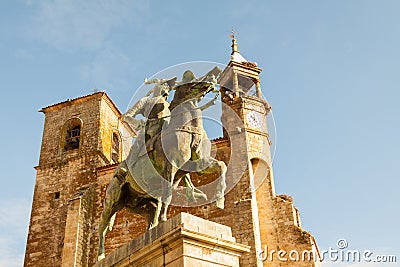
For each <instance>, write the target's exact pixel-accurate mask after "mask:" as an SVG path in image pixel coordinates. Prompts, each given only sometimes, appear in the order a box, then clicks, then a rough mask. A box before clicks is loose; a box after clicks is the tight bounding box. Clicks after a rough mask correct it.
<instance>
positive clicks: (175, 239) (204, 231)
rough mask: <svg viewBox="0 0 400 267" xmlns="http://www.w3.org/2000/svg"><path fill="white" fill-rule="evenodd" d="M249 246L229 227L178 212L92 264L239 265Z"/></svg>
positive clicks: (122, 266) (101, 266)
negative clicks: (236, 238) (242, 242)
mask: <svg viewBox="0 0 400 267" xmlns="http://www.w3.org/2000/svg"><path fill="white" fill-rule="evenodd" d="M249 252H250V247H249V246H246V245H242V244H239V243H236V240H235V238H234V237H233V236H232V231H231V228H230V227H228V226H225V225H222V224H218V223H215V222H211V221H208V220H204V219H201V218H199V217H196V216H193V215H190V214H188V213H180V214H178V215H177V216H175V217H173V218H171V219H169V220H168V221H166V222H163V223H160V224H159V225H158V226H157V227H155V228H153V229H151V230H149V231H147V232H146V233H144V234H142V235H141V236H139V237H137V238H135V239H134V240H132V241H130V242H129V243H127V244H125V245H123V246H122V247H121V248H119V249H117V250H116V251H114V252H113V253H111V254H110V255H108V256H106V257H105V258H104V259H103V260H101V261H99V262H97V263H96V264H95V265H94V266H93V267H105V266H107V267H108V266H115V267H128V266H148V267H153V266H154V267H156V266H157V267H159V266H168V267H174V266H179V267H182V266H203V267H211V266H212V267H218V266H239V258H240V257H241V255H242V254H243V253H249Z"/></svg>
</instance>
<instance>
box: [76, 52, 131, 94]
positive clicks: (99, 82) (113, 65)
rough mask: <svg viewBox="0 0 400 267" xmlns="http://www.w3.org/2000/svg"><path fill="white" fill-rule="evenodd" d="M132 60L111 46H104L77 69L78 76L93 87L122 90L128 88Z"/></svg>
mask: <svg viewBox="0 0 400 267" xmlns="http://www.w3.org/2000/svg"><path fill="white" fill-rule="evenodd" d="M133 66H134V62H133V61H132V60H131V59H130V58H129V57H128V56H126V55H125V54H124V53H122V52H121V51H120V50H117V49H115V48H113V47H106V48H104V49H102V50H101V51H99V52H98V53H96V55H95V57H94V59H93V60H92V62H91V63H89V64H87V65H84V66H81V67H79V69H78V72H79V74H80V76H81V77H82V78H83V79H84V80H86V81H88V83H89V84H90V85H89V86H91V87H93V89H95V88H96V89H101V90H103V89H113V90H122V89H126V88H129V83H128V81H129V79H128V77H130V76H131V75H132V73H133V70H134V68H133Z"/></svg>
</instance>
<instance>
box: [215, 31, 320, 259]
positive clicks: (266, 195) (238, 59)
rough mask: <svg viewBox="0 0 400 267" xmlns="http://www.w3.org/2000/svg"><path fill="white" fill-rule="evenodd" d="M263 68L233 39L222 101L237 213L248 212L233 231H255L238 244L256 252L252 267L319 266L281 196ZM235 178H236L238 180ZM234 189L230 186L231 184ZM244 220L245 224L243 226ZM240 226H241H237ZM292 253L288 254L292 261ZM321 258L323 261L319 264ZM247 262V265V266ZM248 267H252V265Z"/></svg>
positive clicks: (311, 240)
mask: <svg viewBox="0 0 400 267" xmlns="http://www.w3.org/2000/svg"><path fill="white" fill-rule="evenodd" d="M261 71H262V70H261V68H259V67H258V66H257V64H256V63H255V62H250V61H248V60H246V59H245V58H244V57H243V56H242V55H241V54H240V52H239V50H238V45H237V42H236V39H235V38H232V53H231V59H230V61H229V63H228V65H227V67H226V68H225V70H224V71H223V72H222V74H221V76H220V78H219V84H220V90H221V98H222V103H223V104H222V118H221V121H222V124H223V127H224V130H223V132H224V139H228V140H229V143H230V147H231V158H230V163H229V164H230V165H231V166H233V167H232V168H231V173H230V174H229V176H230V178H228V179H232V180H233V182H234V183H237V184H235V186H234V190H233V191H234V192H235V195H236V197H235V198H236V201H235V205H236V209H241V208H240V206H241V205H245V206H246V208H243V209H241V210H242V212H240V213H239V214H238V216H239V217H241V216H243V217H244V218H235V220H238V221H239V222H238V223H234V225H232V228H233V232H235V229H238V231H240V232H244V231H246V230H245V229H242V228H243V227H244V226H243V225H244V223H243V222H246V223H248V222H251V223H248V224H247V226H246V227H247V228H251V230H249V232H251V234H250V235H246V236H245V240H242V235H237V240H238V242H245V243H246V242H247V244H248V245H250V246H251V247H252V248H254V250H253V252H252V253H254V254H253V256H250V258H248V259H243V260H245V261H246V264H248V265H251V266H318V264H319V262H318V259H319V256H318V249H317V246H316V243H315V240H314V237H312V236H311V235H310V234H309V233H308V232H306V231H304V230H303V229H302V228H301V223H300V215H299V211H298V210H297V208H296V207H295V206H294V205H293V199H292V197H290V196H287V195H276V193H275V186H274V176H273V170H272V157H271V150H270V147H271V145H272V142H271V140H270V138H269V133H268V125H267V120H266V118H267V115H268V113H269V112H270V110H271V106H270V105H269V103H268V102H267V101H266V100H265V99H264V98H263V96H262V93H261V85H260V76H259V75H260V73H261ZM232 177H233V178H232ZM227 184H228V188H229V181H228V182H227ZM240 221H241V222H240ZM237 225H239V226H240V227H242V228H240V227H237ZM273 250H274V251H275V252H278V251H279V250H284V251H287V253H289V252H290V251H291V250H298V251H299V253H300V255H301V252H302V251H305V250H307V251H313V253H314V254H313V255H314V256H313V257H311V258H312V260H311V258H310V259H309V260H305V261H302V260H301V259H299V261H292V260H291V259H287V260H286V261H281V260H279V259H277V257H272V258H271V257H270V256H271V255H270V252H271V251H273ZM287 256H288V254H286V258H288V257H287ZM315 259H317V260H315ZM242 263H245V262H243V261H242ZM246 266H247V265H246Z"/></svg>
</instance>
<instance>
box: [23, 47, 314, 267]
mask: <svg viewBox="0 0 400 267" xmlns="http://www.w3.org/2000/svg"><path fill="white" fill-rule="evenodd" d="M235 53H238V52H237V51H236V52H235V51H233V54H232V55H233V56H232V60H231V62H230V63H229V65H228V67H229V68H230V69H228V68H227V70H228V71H224V73H223V76H222V78H221V80H220V83H221V91H222V101H223V103H224V104H225V105H226V106H224V107H223V110H222V118H221V119H222V122H223V123H224V125H225V129H224V136H223V137H222V138H219V139H217V140H214V141H213V142H214V144H215V148H216V149H217V151H216V158H217V159H218V160H223V161H224V162H226V163H227V164H228V162H229V166H231V168H230V169H228V173H227V182H228V188H232V189H231V190H229V192H228V193H227V194H226V196H225V209H223V210H221V209H219V208H217V207H215V206H214V205H212V204H208V205H203V206H199V207H191V208H182V207H171V209H170V210H169V218H170V217H173V216H175V215H177V214H179V213H180V212H187V213H190V214H193V215H195V216H198V217H201V218H203V219H206V220H209V221H213V222H216V223H219V224H222V225H225V226H228V227H230V228H231V229H232V235H233V237H234V238H235V240H236V242H237V243H239V244H243V245H247V246H249V247H250V252H247V253H245V254H243V255H242V257H241V258H240V261H239V262H240V266H318V265H319V262H318V261H316V262H314V260H313V258H311V259H309V260H305V261H301V260H300V261H290V260H288V261H281V260H278V259H277V253H278V251H279V250H284V251H286V252H287V253H289V252H290V251H291V250H297V251H298V252H299V253H300V255H301V253H302V251H304V250H307V251H314V252H316V254H315V255H317V258H318V250H317V246H316V243H315V240H314V238H313V237H312V236H311V235H310V234H309V233H308V232H306V231H304V230H303V229H302V228H301V223H300V216H299V211H298V210H297V208H296V207H295V206H294V205H293V200H292V198H291V197H289V196H285V195H276V194H275V189H274V178H273V172H272V168H271V165H272V164H271V155H270V140H269V135H268V128H267V124H266V122H265V121H264V122H263V123H262V125H258V126H254V125H252V123H251V122H249V120H248V119H247V118H248V116H249V113H252V112H255V113H258V114H260V115H261V116H263V117H264V118H265V116H266V114H267V113H268V111H269V105H268V103H267V102H266V101H265V100H263V99H261V97H260V88H259V87H260V84H259V77H258V74H259V73H260V71H261V69H259V68H258V67H257V66H256V65H255V64H254V63H251V62H237V61H235V56H236V57H238V56H237V54H235ZM250 63H251V64H250ZM224 75H225V76H224ZM240 77H242V78H240ZM243 77H247V78H248V79H250V80H251V81H253V83H254V84H255V85H256V88H257V91H256V96H251V95H248V94H246V92H243V90H241V89H240V88H241V87H240V86H241V82H243ZM241 79H242V80H241ZM224 82H225V83H229V84H230V85H229V87H226V84H224ZM246 83H247V81H246ZM246 86H247V85H246ZM230 87H233V88H230ZM242 87H244V85H243V86H242ZM41 111H42V112H43V113H44V114H45V123H44V130H43V139H42V147H41V153H40V159H39V165H38V166H37V167H35V168H36V170H37V175H36V185H35V191H34V198H33V204H32V213H31V220H30V227H29V235H28V240H27V247H26V254H25V263H24V266H26V267H27V266H93V265H94V264H96V262H97V248H98V242H99V236H98V225H99V219H100V214H101V212H102V209H103V199H104V196H105V191H106V188H107V185H108V183H109V182H110V180H111V178H112V174H113V171H114V169H115V168H116V167H117V163H115V162H114V161H113V160H112V153H113V151H112V150H113V147H115V144H113V135H114V134H117V135H118V136H120V137H121V132H125V133H129V134H130V135H131V137H132V136H133V135H134V132H133V131H132V130H131V129H130V128H129V126H127V125H126V124H124V123H122V121H121V112H120V111H119V110H118V109H117V107H116V106H115V105H114V103H113V102H112V100H111V99H110V98H109V97H108V96H107V94H106V93H104V92H97V93H93V94H91V95H88V96H84V97H79V98H77V99H73V100H68V101H64V102H62V103H59V104H55V105H52V106H48V107H46V108H43V109H42V110H41ZM232 112H234V113H235V114H236V115H237V116H238V117H239V118H240V121H241V123H240V124H239V125H237V121H235V120H234V119H233V117H234V116H232V114H231V113H232ZM68 127H70V128H71V129H72V130H70V131H69V130H68V129H69V128H68ZM74 127H75V128H74ZM77 129H79V131H78V130H77ZM73 131H76V132H73ZM71 140H72V141H74V142H75V143H74V144H73V146H72V145H71V147H74V149H69V148H68V142H72V141H71ZM124 142H128V144H124ZM129 143H130V140H129V138H127V139H125V138H120V143H119V144H118V148H119V149H118V153H119V158H120V159H121V158H123V157H124V155H126V153H128V150H127V149H124V148H126V147H129ZM75 146H78V148H76V147H75ZM215 178H216V177H215V176H212V175H210V176H202V177H198V176H195V175H193V176H192V180H193V182H194V184H195V185H196V186H197V185H201V184H207V183H209V182H211V181H212V180H214V179H215ZM145 231H146V222H145V220H144V218H142V217H140V216H138V215H133V214H130V213H128V212H127V211H125V210H124V211H122V212H119V213H118V214H117V216H116V220H115V223H114V227H113V229H112V231H111V232H109V233H108V234H107V238H106V243H105V249H106V255H109V254H110V253H113V251H116V250H117V249H118V248H121V247H123V246H124V245H125V244H127V243H129V242H130V241H131V240H132V239H134V238H135V237H138V236H140V235H141V234H143V233H144V232H145ZM265 246H267V247H268V250H269V252H271V251H272V250H275V251H276V253H275V255H273V259H272V260H271V259H270V257H269V256H270V255H268V257H267V259H265V260H264V261H261V260H258V259H257V255H259V256H263V257H265V255H263V254H260V252H261V249H264V248H265ZM286 258H288V255H286ZM171 266H172V265H171ZM176 266H179V265H176Z"/></svg>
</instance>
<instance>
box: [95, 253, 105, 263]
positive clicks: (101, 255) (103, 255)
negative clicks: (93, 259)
mask: <svg viewBox="0 0 400 267" xmlns="http://www.w3.org/2000/svg"><path fill="white" fill-rule="evenodd" d="M105 257H106V255H105V254H104V253H102V254H100V255H99V256H97V261H101V260H102V259H104V258H105Z"/></svg>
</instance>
